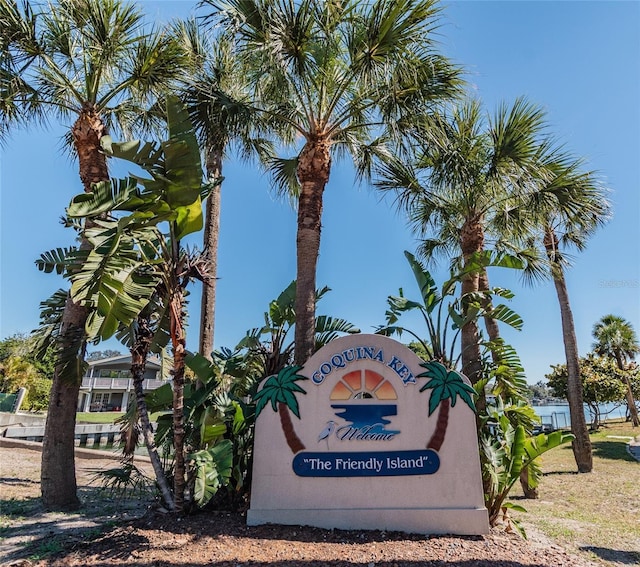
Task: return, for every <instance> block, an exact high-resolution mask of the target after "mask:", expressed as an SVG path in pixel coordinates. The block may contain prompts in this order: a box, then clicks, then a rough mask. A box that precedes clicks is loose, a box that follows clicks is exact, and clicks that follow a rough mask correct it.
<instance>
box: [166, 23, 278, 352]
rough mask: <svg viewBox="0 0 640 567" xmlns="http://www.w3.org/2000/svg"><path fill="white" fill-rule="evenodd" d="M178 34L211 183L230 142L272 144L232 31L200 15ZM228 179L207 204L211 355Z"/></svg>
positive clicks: (249, 149) (203, 340)
mask: <svg viewBox="0 0 640 567" xmlns="http://www.w3.org/2000/svg"><path fill="white" fill-rule="evenodd" d="M172 30H173V33H174V35H175V37H176V39H177V40H178V42H179V44H180V46H181V48H182V49H183V50H184V52H185V55H186V57H187V59H188V61H189V63H190V67H189V70H190V73H189V75H188V76H187V77H185V81H184V82H182V83H181V85H180V91H181V98H182V99H183V101H184V102H185V104H186V105H187V109H188V111H189V116H190V118H191V122H192V124H193V125H194V127H195V129H196V132H197V134H198V138H199V140H200V145H201V148H202V151H203V154H204V160H203V161H204V165H205V169H206V175H207V178H208V179H209V182H210V183H212V184H213V182H214V181H215V180H220V179H221V178H222V166H223V162H224V159H225V158H226V157H227V153H228V151H229V149H230V147H233V148H234V149H236V150H237V151H238V153H239V154H240V156H241V157H242V158H244V159H250V158H252V157H254V156H256V155H257V156H258V157H260V158H261V160H264V159H266V156H267V155H270V154H271V153H272V151H271V147H270V144H267V143H266V142H265V140H264V139H263V138H261V137H260V131H261V129H262V127H261V126H262V125H261V118H262V116H261V115H260V114H258V113H257V112H256V111H255V110H254V109H253V107H252V106H251V100H250V98H249V96H248V92H249V91H248V85H247V81H246V74H245V73H244V72H243V71H242V70H241V65H242V61H241V60H239V59H238V57H237V56H236V53H235V52H234V50H233V49H232V44H231V42H230V40H229V37H228V36H225V35H224V34H220V33H217V34H215V35H214V32H215V30H210V33H205V31H204V30H203V28H202V27H201V26H198V24H197V23H196V21H195V20H193V19H191V20H187V21H179V22H177V23H175V24H174V25H173V26H172ZM221 189H222V184H221V183H216V184H213V190H212V192H211V194H210V195H209V198H208V200H207V205H206V212H205V219H204V220H205V222H204V236H203V252H204V257H205V259H206V261H207V262H208V267H209V269H208V273H207V277H206V278H205V279H204V281H203V284H202V299H201V310H200V341H199V352H200V353H201V354H202V355H203V356H204V357H205V358H207V359H208V360H211V352H212V351H213V343H214V331H215V306H216V281H217V277H218V238H219V233H220V204H221Z"/></svg>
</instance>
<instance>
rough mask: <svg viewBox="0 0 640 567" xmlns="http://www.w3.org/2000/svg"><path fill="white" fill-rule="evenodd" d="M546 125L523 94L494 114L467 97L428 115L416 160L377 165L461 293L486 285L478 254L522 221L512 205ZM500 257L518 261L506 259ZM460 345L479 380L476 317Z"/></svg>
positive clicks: (423, 249) (525, 188) (523, 191)
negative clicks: (454, 275) (458, 274)
mask: <svg viewBox="0 0 640 567" xmlns="http://www.w3.org/2000/svg"><path fill="white" fill-rule="evenodd" d="M544 125H545V124H544V115H543V112H542V110H541V109H540V108H538V107H536V106H534V105H532V104H530V103H528V102H527V101H526V100H525V99H523V98H520V99H517V100H516V101H515V102H514V104H513V105H512V106H510V107H509V106H507V105H501V106H500V107H499V108H498V111H497V112H496V114H495V116H494V117H493V118H489V117H486V116H485V114H484V112H483V110H482V107H481V105H480V103H479V102H477V101H473V100H472V101H468V102H466V103H465V104H463V105H460V106H458V107H456V108H454V109H453V111H452V113H451V116H450V117H446V116H435V117H431V118H430V119H429V124H428V126H429V131H428V132H425V133H424V135H423V136H422V144H421V146H420V147H419V149H418V152H419V154H418V155H417V157H416V158H415V161H414V163H411V162H407V161H406V160H402V159H393V160H389V161H387V162H386V163H385V164H384V165H383V166H382V167H381V169H380V174H381V175H380V180H379V181H377V186H378V187H379V188H380V189H383V190H393V191H394V192H396V193H397V202H398V204H399V205H400V207H401V208H404V209H406V211H407V212H408V215H409V219H410V222H411V224H412V225H413V229H414V232H415V233H417V234H418V235H419V237H420V238H421V245H420V248H419V252H420V254H421V255H422V256H423V257H425V258H426V259H428V260H434V259H435V258H437V257H438V256H446V257H448V258H449V260H450V261H451V263H452V265H454V266H455V267H456V268H457V269H458V270H461V271H462V272H463V273H464V274H465V275H464V278H463V280H462V290H461V294H462V295H463V296H467V297H472V295H471V294H474V293H476V292H478V291H479V290H482V291H487V290H488V288H489V285H488V276H487V274H486V268H484V267H482V266H483V263H482V262H478V261H477V260H478V259H479V257H480V256H481V255H482V254H483V253H485V251H486V250H487V249H491V248H495V247H496V245H497V243H498V240H500V238H501V235H500V232H501V231H503V230H504V227H505V225H508V224H510V223H518V224H519V223H520V222H521V219H520V218H517V217H513V216H512V215H511V214H510V210H511V209H512V208H513V203H514V201H517V200H518V199H520V200H522V199H523V198H524V196H525V195H527V194H528V193H529V192H530V191H531V190H532V189H533V187H534V186H533V184H532V183H531V179H532V176H533V174H534V172H535V158H536V156H537V150H538V144H539V142H540V139H541V135H542V133H543V128H544ZM497 263H498V264H499V265H500V264H501V265H504V266H511V267H516V266H520V263H519V262H516V261H513V260H511V259H509V258H507V257H504V258H503V260H502V261H499V262H497ZM472 266H475V268H473V269H471V267H472ZM481 282H482V285H481ZM484 307H485V309H486V308H487V306H484ZM469 308H471V306H469ZM495 332H496V331H495V330H494V331H493V334H494V335H495ZM491 338H494V339H495V338H496V336H492V337H491ZM461 343H462V346H461V348H462V372H463V374H465V375H466V376H468V377H469V379H470V380H471V382H472V383H474V384H475V383H476V382H477V381H478V380H479V379H480V377H481V372H482V363H481V353H480V331H479V328H478V324H477V321H476V319H475V318H471V319H470V320H469V322H468V323H467V324H466V325H465V326H464V327H463V329H462V334H461Z"/></svg>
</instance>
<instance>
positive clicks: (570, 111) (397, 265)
mask: <svg viewBox="0 0 640 567" xmlns="http://www.w3.org/2000/svg"><path fill="white" fill-rule="evenodd" d="M141 4H143V6H144V9H145V11H146V12H147V14H149V15H150V16H151V17H157V18H158V19H166V18H169V17H173V16H176V15H187V14H188V13H189V12H190V11H191V10H192V9H193V6H194V5H195V3H193V2H187V1H183V2H176V1H166V2H151V1H147V2H144V3H141ZM439 33H440V43H441V46H442V50H443V52H444V53H446V54H447V55H449V56H450V57H451V58H453V59H454V60H455V61H457V62H459V63H461V64H462V65H463V66H464V67H465V68H466V70H467V79H468V81H469V83H470V84H471V86H472V88H473V90H474V91H475V94H476V95H477V96H479V97H480V98H481V99H482V100H483V102H484V103H485V105H486V107H487V108H489V109H493V108H495V106H496V105H497V104H498V103H499V102H502V101H506V102H511V101H513V100H514V99H515V98H516V97H517V96H520V95H525V96H526V97H528V99H529V100H530V101H532V102H535V103H537V104H540V105H542V106H543V107H544V108H545V109H546V111H547V115H548V119H549V122H550V124H551V127H552V129H553V131H554V132H555V134H556V135H557V136H558V137H560V138H561V140H562V141H564V142H565V143H566V145H567V148H568V149H570V150H571V151H573V152H574V153H575V154H578V155H581V156H584V157H585V158H586V159H587V160H588V164H589V167H590V168H591V169H595V170H598V171H600V172H601V174H602V176H603V177H604V179H605V180H606V182H607V184H608V186H609V187H610V188H611V190H612V193H611V200H612V202H613V208H614V217H613V219H612V220H611V221H610V222H609V224H608V225H607V226H606V227H604V228H603V229H602V230H600V231H599V232H598V233H597V235H596V236H595V237H594V238H593V239H592V241H591V242H590V245H589V247H588V249H587V251H586V252H584V253H582V254H579V255H576V256H575V262H574V267H573V268H572V269H571V270H570V271H569V272H568V274H567V281H568V287H569V293H570V297H571V302H572V307H573V314H574V318H575V323H576V332H577V338H578V343H579V348H580V353H581V354H585V353H586V352H588V351H589V350H590V348H591V342H592V339H591V328H592V326H593V324H594V323H595V322H596V321H597V320H598V319H599V318H600V317H601V316H602V315H605V314H607V313H615V314H618V315H621V316H622V317H625V318H626V319H628V320H629V321H630V322H631V323H632V324H633V325H634V327H635V328H636V330H638V331H640V62H639V54H640V3H638V2H635V1H629V2H617V1H607V2H573V1H565V2H557V1H553V2H545V1H536V2H517V1H513V2H488V1H467V2H449V3H446V4H444V13H443V18H442V26H441V28H440V30H439ZM62 131H63V128H62V127H55V128H51V129H50V130H49V131H47V132H43V131H41V130H38V129H35V128H34V129H32V130H30V131H28V132H15V134H14V135H13V137H12V138H11V140H10V141H9V142H8V143H6V144H5V146H4V147H3V148H1V149H0V247H1V254H0V338H5V337H7V336H9V335H11V334H13V333H16V332H28V331H30V330H31V329H33V328H35V327H36V326H37V324H38V312H39V309H38V304H39V302H40V301H42V300H43V299H45V298H46V297H48V296H49V295H50V294H51V293H52V292H53V291H55V290H56V289H57V288H58V287H60V286H62V285H63V282H62V280H61V279H59V278H57V277H56V276H52V275H45V274H41V273H40V272H38V271H37V269H36V267H35V265H34V260H35V259H36V258H37V257H38V256H39V254H40V253H41V252H43V251H45V250H49V249H51V248H55V247H57V246H67V245H69V244H70V243H71V238H72V235H71V234H70V232H69V231H66V230H64V229H63V228H62V227H61V226H60V224H59V222H58V219H59V217H60V216H61V215H62V214H63V212H64V207H65V206H66V205H67V204H68V202H69V200H70V199H71V197H72V196H73V195H75V194H76V193H78V192H80V191H81V186H80V181H79V178H78V174H77V166H76V164H75V163H73V162H72V161H70V160H69V158H67V157H66V156H64V155H62V153H61V152H60V135H61V133H62ZM224 175H225V182H224V185H223V189H222V191H223V197H222V220H221V235H220V253H219V255H220V257H219V277H220V280H219V282H218V304H217V317H216V346H217V347H220V346H233V345H235V344H236V343H237V341H238V340H239V339H240V338H241V337H242V336H243V334H244V332H245V330H246V329H248V328H251V327H254V326H258V325H259V324H260V323H261V322H262V314H263V312H264V311H265V310H266V308H267V305H268V302H269V301H270V300H271V299H273V298H274V297H276V296H277V295H278V293H279V292H280V291H281V290H282V289H284V288H285V287H286V286H287V285H288V283H289V282H290V281H291V280H292V279H293V278H294V277H295V213H294V211H293V210H292V209H291V207H290V206H289V205H288V204H287V203H283V202H280V201H278V200H276V199H275V198H274V197H273V196H272V194H271V193H270V192H269V180H268V178H267V177H266V176H265V175H263V174H261V173H260V172H258V171H256V170H254V169H253V168H251V167H249V166H247V165H246V164H241V163H238V162H236V161H235V160H231V161H229V162H227V163H226V164H225V166H224ZM414 249H415V242H414V239H413V237H412V236H411V234H410V233H409V232H408V230H407V229H406V228H405V226H404V222H403V219H402V216H401V215H400V214H399V213H397V212H396V211H395V210H394V208H393V204H392V202H391V201H390V200H387V199H383V198H382V197H381V196H380V195H379V194H376V193H375V192H374V191H373V190H371V189H370V188H368V187H357V186H355V185H354V180H353V176H352V172H351V169H350V167H349V166H348V164H345V163H335V164H334V167H333V169H332V173H331V179H330V181H329V185H328V187H327V190H326V193H325V203H324V218H323V233H322V244H321V250H320V259H319V264H318V285H328V286H329V287H331V288H332V290H333V291H332V292H331V293H329V294H328V295H327V296H325V298H324V299H323V300H322V302H321V303H320V304H319V307H318V313H319V314H330V315H334V316H340V317H343V318H346V319H348V320H350V321H351V322H353V323H354V324H356V325H357V326H359V327H360V328H361V329H362V330H363V331H365V332H372V331H373V328H374V326H376V325H378V324H381V323H383V322H384V312H385V308H386V297H387V295H389V294H391V293H396V292H397V289H398V288H399V287H403V288H404V290H405V293H406V295H408V296H409V297H415V296H416V295H417V290H416V288H415V284H414V282H413V279H412V275H411V272H410V270H409V267H408V265H407V263H406V260H405V259H404V256H403V254H402V252H403V250H414ZM434 274H435V276H436V279H437V281H440V282H441V281H443V279H444V278H445V277H446V273H445V272H444V270H434ZM492 283H493V284H495V285H502V286H504V287H508V288H510V289H512V290H513V291H514V292H515V293H516V297H515V299H514V300H513V301H512V302H511V307H512V308H513V309H515V310H516V311H517V312H518V313H519V314H520V315H521V316H522V317H523V319H524V321H525V326H524V329H523V331H521V332H508V331H507V332H505V333H504V334H505V337H506V339H507V340H508V341H510V342H511V343H512V344H513V345H514V346H515V347H516V349H517V350H518V352H519V354H520V356H521V358H522V360H523V363H524V366H525V370H526V372H527V378H528V380H529V382H536V381H538V380H540V379H542V378H543V376H544V374H545V373H546V372H548V371H549V369H550V365H551V364H556V363H560V362H563V361H564V351H563V346H562V334H561V326H560V316H559V309H558V303H557V298H556V295H555V289H554V287H553V284H552V283H550V282H546V283H543V284H540V285H537V286H536V287H534V288H531V287H523V286H522V285H521V284H520V282H519V280H518V278H517V277H516V275H514V274H512V273H507V272H502V273H500V272H495V273H494V274H493V275H492ZM198 306H199V290H198V289H197V288H193V293H192V295H191V305H190V308H189V311H190V317H191V321H192V325H191V327H190V330H189V336H188V344H189V347H190V348H192V349H195V348H196V347H197V335H198V331H197V321H198V311H199V307H198ZM415 323H416V330H418V332H422V331H423V329H422V328H420V327H419V326H418V325H417V322H415ZM114 346H116V347H117V346H118V345H114V344H113V343H109V344H108V345H103V346H98V347H94V349H101V348H107V347H108V348H114ZM120 348H121V350H123V351H124V348H123V347H120ZM90 350H91V349H90Z"/></svg>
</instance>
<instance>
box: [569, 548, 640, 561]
mask: <svg viewBox="0 0 640 567" xmlns="http://www.w3.org/2000/svg"><path fill="white" fill-rule="evenodd" d="M580 549H581V550H582V551H590V552H591V553H594V554H595V555H597V556H598V557H599V558H600V559H604V560H605V561H611V562H613V563H620V564H622V565H640V551H622V550H619V549H609V548H608V547H596V546H592V545H584V546H582V547H580Z"/></svg>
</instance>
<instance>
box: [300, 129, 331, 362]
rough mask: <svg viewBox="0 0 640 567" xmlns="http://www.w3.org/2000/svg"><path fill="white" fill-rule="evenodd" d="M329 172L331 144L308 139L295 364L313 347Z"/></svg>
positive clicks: (303, 167) (303, 163)
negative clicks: (324, 196) (323, 198)
mask: <svg viewBox="0 0 640 567" xmlns="http://www.w3.org/2000/svg"><path fill="white" fill-rule="evenodd" d="M330 170H331V154H330V144H329V142H328V141H326V140H308V141H307V143H306V145H305V147H304V148H303V150H302V152H301V153H300V156H299V158H298V169H297V174H298V180H299V181H300V185H301V189H300V198H299V200H298V230H297V237H296V304H295V308H296V328H295V342H296V346H295V361H296V364H300V365H304V364H305V362H306V361H307V359H308V358H309V357H310V356H311V355H312V354H313V351H314V346H315V340H314V335H315V315H316V266H317V263H318V254H319V252H320V231H321V223H322V196H323V193H324V188H325V186H326V184H327V181H328V180H329V172H330Z"/></svg>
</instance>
